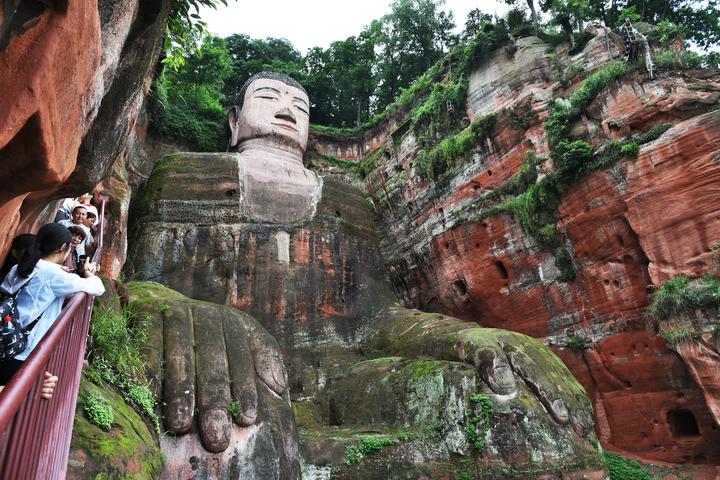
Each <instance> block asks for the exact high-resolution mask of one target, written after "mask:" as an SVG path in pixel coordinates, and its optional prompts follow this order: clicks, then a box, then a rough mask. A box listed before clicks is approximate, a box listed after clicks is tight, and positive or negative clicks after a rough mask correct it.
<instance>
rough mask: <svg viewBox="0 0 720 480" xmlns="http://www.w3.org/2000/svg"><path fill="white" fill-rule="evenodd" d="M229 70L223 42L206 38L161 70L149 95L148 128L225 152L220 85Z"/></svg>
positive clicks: (194, 145) (202, 146) (225, 137)
mask: <svg viewBox="0 0 720 480" xmlns="http://www.w3.org/2000/svg"><path fill="white" fill-rule="evenodd" d="M231 73H232V67H231V60H230V56H229V55H228V50H227V45H226V44H225V41H224V40H223V39H221V38H212V37H207V38H206V39H205V40H204V41H203V42H202V44H201V46H200V48H199V49H198V50H193V51H192V52H191V53H190V54H188V55H187V56H185V57H184V60H183V62H182V63H181V64H180V65H179V66H178V67H177V68H176V69H165V71H164V72H163V73H162V74H161V75H160V76H159V77H158V78H157V79H156V80H155V84H154V87H153V93H152V94H151V96H150V99H151V103H150V111H151V115H152V117H151V128H152V129H153V130H154V131H155V132H156V133H157V134H159V135H161V136H163V137H165V138H169V139H172V140H175V141H178V142H183V143H185V144H190V145H191V146H192V147H193V148H196V149H199V150H202V151H209V152H214V151H225V150H226V148H227V138H228V135H227V134H226V131H225V123H226V114H225V110H224V108H223V106H222V102H223V101H224V100H225V96H224V94H223V85H224V82H225V80H226V79H228V78H229V77H230V75H231Z"/></svg>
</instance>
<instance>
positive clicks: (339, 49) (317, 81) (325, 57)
mask: <svg viewBox="0 0 720 480" xmlns="http://www.w3.org/2000/svg"><path fill="white" fill-rule="evenodd" d="M374 47H375V45H374V37H373V35H372V34H371V32H370V31H368V30H366V31H364V32H363V33H361V34H360V35H359V36H358V37H348V38H347V39H345V40H341V41H337V42H333V43H332V44H331V45H330V47H329V48H328V49H327V50H323V49H321V48H313V49H311V50H310V51H309V52H308V54H307V56H306V57H305V75H306V76H305V88H306V89H307V90H308V93H309V94H310V101H311V103H312V105H311V110H310V112H311V113H310V115H311V120H312V121H313V122H314V123H325V124H329V125H335V126H341V127H347V126H351V125H360V124H361V123H363V122H364V121H366V120H367V119H368V117H369V115H370V98H371V96H372V94H373V92H374V90H375V80H374V76H373V66H374V64H375V49H374Z"/></svg>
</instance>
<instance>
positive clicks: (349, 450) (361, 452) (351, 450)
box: [343, 435, 403, 465]
mask: <svg viewBox="0 0 720 480" xmlns="http://www.w3.org/2000/svg"><path fill="white" fill-rule="evenodd" d="M399 441H403V440H400V439H399V438H398V439H392V438H381V437H376V436H373V435H367V436H364V437H362V438H361V439H360V445H348V446H346V447H345V460H343V463H344V464H345V465H356V464H358V463H360V461H361V460H362V459H363V458H365V457H366V456H368V455H370V454H371V453H373V452H378V451H380V450H382V448H383V447H385V446H388V445H395V444H397V443H398V442H399Z"/></svg>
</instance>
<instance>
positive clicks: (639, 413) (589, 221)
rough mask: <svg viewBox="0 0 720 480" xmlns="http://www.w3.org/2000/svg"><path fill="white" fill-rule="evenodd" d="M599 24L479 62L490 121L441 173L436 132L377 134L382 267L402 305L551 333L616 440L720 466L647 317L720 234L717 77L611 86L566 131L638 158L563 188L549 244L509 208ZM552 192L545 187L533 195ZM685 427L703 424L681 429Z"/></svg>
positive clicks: (474, 91) (544, 154)
mask: <svg viewBox="0 0 720 480" xmlns="http://www.w3.org/2000/svg"><path fill="white" fill-rule="evenodd" d="M596 33H597V36H596V37H595V38H594V39H592V40H591V41H590V42H589V43H588V45H587V46H586V47H585V49H584V51H583V52H581V53H579V54H577V55H575V56H574V57H568V56H567V53H566V52H564V51H562V50H559V49H558V50H556V51H552V50H548V46H547V45H545V44H543V43H542V42H540V41H539V40H537V39H534V38H526V39H521V40H520V41H519V42H518V47H519V48H518V50H517V51H516V52H515V53H514V56H513V58H511V59H509V58H507V56H506V54H505V52H502V51H501V52H497V53H496V55H495V56H494V57H493V58H491V59H490V60H488V62H487V63H486V64H485V65H484V66H482V67H480V68H479V69H477V70H476V71H475V72H473V73H472V74H471V75H470V76H469V90H468V97H467V103H466V106H467V115H468V118H469V119H470V120H472V119H478V118H481V117H482V116H485V115H488V114H492V113H494V114H495V115H496V116H495V126H494V128H493V129H492V131H491V133H490V134H488V135H487V136H486V137H485V138H483V139H481V141H480V142H479V144H478V145H477V146H476V147H475V148H474V149H473V150H472V151H471V152H470V154H469V155H467V156H466V158H465V160H464V161H463V160H461V159H460V160H458V161H456V163H455V164H454V165H452V166H451V167H450V168H448V169H447V170H446V171H445V172H444V173H443V174H442V175H440V176H436V178H434V179H430V178H428V177H429V175H427V174H426V173H424V172H423V170H422V167H421V162H422V155H423V153H422V152H420V150H421V148H422V147H423V141H425V142H426V140H425V139H423V138H422V137H421V134H422V132H419V131H416V129H414V128H412V127H413V125H412V122H410V121H409V120H408V124H409V126H408V124H406V125H405V126H402V125H403V122H402V121H398V120H397V119H395V120H393V121H391V122H390V123H389V125H388V128H387V130H386V131H385V132H384V137H383V134H380V135H379V136H378V138H375V143H376V144H378V145H381V146H382V148H383V151H384V154H383V155H378V156H377V161H376V165H375V168H374V170H373V171H372V172H371V173H370V174H369V175H368V177H367V179H366V184H367V190H368V192H369V194H370V196H371V199H372V202H373V204H374V210H375V214H376V221H377V225H378V236H379V238H380V242H381V248H382V252H383V256H384V259H385V262H386V268H387V271H388V273H389V276H390V280H391V282H392V284H393V286H394V287H395V290H396V292H397V293H398V294H399V295H400V296H401V297H402V298H403V299H404V302H405V304H406V305H408V306H411V307H416V308H420V309H427V310H431V311H439V312H444V313H450V314H453V315H455V316H458V317H460V318H464V319H468V320H474V321H478V319H479V323H480V324H481V325H482V326H491V327H499V328H506V329H510V330H514V331H519V332H523V333H526V334H528V335H532V336H535V337H537V338H544V339H546V341H547V342H548V343H549V344H550V345H551V346H553V347H554V349H555V351H556V352H557V353H558V355H560V356H561V358H563V360H564V361H565V362H566V364H567V365H568V367H569V368H570V369H571V370H572V371H573V373H574V374H575V375H576V376H577V378H578V379H580V381H581V382H582V383H583V385H584V386H585V388H586V390H587V391H588V393H589V395H590V397H591V399H592V400H593V402H594V406H595V412H596V415H597V417H598V432H599V435H600V437H601V439H602V440H603V441H604V442H605V443H606V444H609V445H613V446H615V447H618V448H621V449H625V450H628V451H632V452H636V453H638V454H641V455H643V456H645V457H648V458H655V459H659V460H665V461H672V462H699V463H702V462H705V461H711V462H716V461H718V460H720V450H719V449H718V447H717V445H718V440H720V434H719V433H718V430H717V428H718V423H717V419H716V418H714V417H713V415H712V413H711V410H710V409H709V408H708V404H707V402H706V400H705V398H704V397H703V387H702V386H699V385H698V383H697V382H695V381H693V376H692V375H691V374H690V373H689V371H688V369H687V368H686V366H685V365H684V364H683V361H682V360H681V358H679V356H678V355H676V354H675V353H674V352H672V351H670V350H669V349H668V348H667V347H666V346H665V343H664V341H663V340H662V339H661V338H660V337H659V336H658V335H657V334H656V333H655V330H654V328H652V327H651V326H650V325H649V321H648V320H646V319H645V318H644V317H643V313H644V312H645V310H646V307H647V305H648V297H649V295H648V285H655V286H659V284H660V283H661V282H662V281H663V280H666V279H668V278H670V277H671V276H673V275H675V274H678V273H681V272H682V273H695V274H697V273H703V272H706V271H708V270H709V269H710V267H711V257H712V252H713V245H714V244H715V243H716V242H717V241H718V239H720V217H718V215H717V212H718V199H717V192H716V190H717V189H716V187H715V186H716V185H717V184H718V180H720V164H719V163H718V159H719V158H720V146H719V145H718V143H717V138H720V137H718V135H719V134H720V111H718V110H717V105H718V99H720V85H719V84H718V76H717V74H714V75H712V74H708V73H707V72H698V71H677V70H676V71H659V72H656V76H655V78H654V79H650V78H649V77H648V75H647V73H645V72H644V71H635V72H630V73H627V74H625V75H622V76H620V77H619V78H617V79H615V80H613V81H610V82H608V83H607V85H605V86H604V88H602V89H601V91H600V92H599V94H597V95H596V96H595V97H594V99H592V100H591V101H590V102H589V103H588V105H587V106H586V107H585V108H584V109H583V110H582V112H581V113H580V114H579V115H577V117H576V120H575V121H574V122H572V124H571V125H570V128H569V132H570V134H569V135H570V138H571V139H578V138H580V139H583V140H585V141H587V142H589V144H590V145H591V146H592V148H593V149H595V150H596V151H600V152H602V151H603V150H602V149H601V148H602V147H604V146H606V145H607V143H608V142H609V141H610V140H621V139H626V138H630V136H631V135H636V137H634V138H635V141H637V143H638V144H639V147H640V148H639V154H638V155H637V157H634V156H625V157H622V156H621V157H620V159H619V160H618V161H617V162H615V163H613V162H610V164H608V165H607V166H606V167H605V168H600V169H596V170H595V171H589V172H588V173H587V174H585V175H580V178H578V179H576V180H573V181H570V182H566V183H565V184H564V185H562V186H561V188H560V190H561V196H560V201H559V205H558V207H557V208H556V209H555V226H554V230H555V231H556V232H558V234H559V238H560V240H559V241H557V242H556V243H555V244H554V245H553V246H552V247H548V245H547V243H548V242H543V241H542V239H541V238H540V239H538V235H537V232H535V234H533V232H529V231H528V228H527V223H528V222H527V221H526V222H525V223H523V218H522V217H521V216H518V215H513V214H512V212H513V211H515V212H517V210H512V209H511V208H508V205H512V200H513V198H514V197H513V195H512V193H519V192H517V191H515V192H513V191H512V189H511V188H510V187H513V188H514V185H517V182H518V181H519V176H520V175H522V174H523V172H527V170H526V169H528V167H533V165H530V164H529V162H528V158H530V157H529V156H528V152H533V154H534V157H533V158H536V157H539V160H536V161H535V162H534V167H533V168H535V169H536V171H537V174H536V176H535V178H533V179H532V180H531V181H530V182H528V183H530V184H533V183H536V184H538V185H544V184H543V178H545V177H547V176H548V175H552V172H553V171H555V170H557V166H553V162H552V160H550V159H549V157H550V155H551V150H550V145H549V144H548V142H547V140H546V132H545V129H544V128H543V120H544V119H546V118H548V116H549V115H550V112H551V110H552V108H553V105H554V98H559V97H571V96H572V94H573V93H574V92H576V91H578V90H579V89H581V88H583V84H584V82H585V81H586V78H587V77H588V76H589V75H590V74H591V73H592V72H593V71H594V70H597V69H598V67H603V66H606V65H607V64H608V61H609V60H610V56H609V54H608V53H609V52H610V53H612V54H615V55H617V52H616V50H615V47H614V45H612V43H611V48H610V49H609V50H608V48H607V46H606V43H605V39H604V36H603V35H602V34H601V32H596ZM398 125H401V126H402V128H399V129H398V128H397V126H398ZM660 126H661V127H660ZM651 127H656V128H655V129H654V130H653V131H652V132H650V133H648V131H649V130H650V129H651ZM663 132H664V133H663ZM642 133H646V135H645V136H644V137H640V136H639V135H640V134H642ZM318 142H319V146H318V147H317V150H318V151H319V152H321V153H325V154H338V155H341V154H345V155H344V156H345V157H346V158H350V157H348V156H347V153H348V152H352V151H354V150H361V151H367V147H368V143H369V142H368V141H367V139H366V138H364V139H362V140H361V141H360V142H359V143H358V145H359V146H356V147H352V146H351V144H352V142H350V141H347V142H346V143H347V144H342V143H339V142H338V141H335V142H326V143H324V141H323V139H322V138H318ZM438 142H439V140H438ZM362 147H365V148H366V149H365V150H363V148H362ZM594 158H598V154H597V153H596V154H595V157H594ZM519 172H520V175H519V174H518V173H519ZM516 190H517V189H516ZM540 195H542V193H541V194H540ZM522 198H523V199H524V200H526V199H527V198H528V197H527V196H526V197H522ZM552 201H553V198H544V197H542V196H541V197H540V198H539V205H541V206H543V205H549V204H551V202H552ZM516 205H517V203H516ZM532 208H535V210H532ZM537 211H538V210H537V207H531V208H530V210H529V212H530V215H534V214H536V212H537ZM530 218H531V220H532V217H530ZM716 368H717V367H716ZM680 411H682V412H684V413H683V414H682V415H680V414H678V413H677V412H680ZM687 412H690V413H689V414H688V413H687ZM680 423H683V425H684V424H685V423H687V424H692V425H691V426H692V427H693V428H692V429H691V430H692V431H693V432H695V433H694V434H693V435H682V434H679V433H678V432H680V431H684V430H682V428H681V427H682V425H680ZM695 425H696V427H697V428H694V426H695Z"/></svg>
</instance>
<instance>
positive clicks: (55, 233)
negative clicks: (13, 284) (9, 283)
mask: <svg viewBox="0 0 720 480" xmlns="http://www.w3.org/2000/svg"><path fill="white" fill-rule="evenodd" d="M71 240H72V234H71V233H70V230H68V229H67V228H66V227H64V226H62V225H60V224H59V223H48V224H46V225H43V226H42V227H40V230H38V232H37V235H36V236H35V243H33V245H32V247H30V248H28V249H27V250H25V251H24V252H23V256H22V258H21V259H20V261H19V262H18V266H17V274H18V275H19V276H21V277H25V278H27V277H28V276H29V275H30V274H31V273H32V271H33V270H34V269H35V265H37V262H38V260H40V259H41V258H43V257H46V256H48V255H50V254H51V253H53V252H55V251H56V250H57V249H58V248H60V247H62V246H63V244H65V245H66V248H70V241H71Z"/></svg>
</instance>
